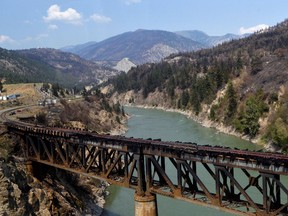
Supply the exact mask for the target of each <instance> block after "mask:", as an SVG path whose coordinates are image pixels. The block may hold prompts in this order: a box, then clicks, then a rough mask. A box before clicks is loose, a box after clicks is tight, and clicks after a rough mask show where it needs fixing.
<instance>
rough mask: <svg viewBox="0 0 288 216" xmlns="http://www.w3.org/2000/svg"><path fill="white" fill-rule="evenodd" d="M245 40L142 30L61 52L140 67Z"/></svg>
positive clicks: (230, 35)
mask: <svg viewBox="0 0 288 216" xmlns="http://www.w3.org/2000/svg"><path fill="white" fill-rule="evenodd" d="M241 37H243V36H239V35H233V34H226V35H224V36H208V35H207V34H205V33H204V32H201V31H179V32H169V31H162V30H143V29H139V30H136V31H133V32H125V33H123V34H120V35H116V36H114V37H111V38H108V39H106V40H103V41H101V42H98V43H97V42H88V43H85V44H82V45H76V46H70V47H64V48H62V49H61V50H63V51H66V52H71V53H74V54H77V55H79V56H81V57H82V58H85V59H89V60H93V61H101V62H103V61H108V62H113V63H112V64H114V65H115V64H116V63H117V62H119V61H121V60H122V59H124V58H128V59H129V60H130V61H131V62H133V63H134V64H136V65H139V64H143V63H147V62H151V63H152V62H159V61H161V60H162V59H164V58H165V57H167V56H169V55H171V54H174V53H180V52H191V51H197V50H200V49H203V48H208V47H211V46H215V45H218V44H220V43H223V42H225V41H230V40H232V39H238V38H241Z"/></svg>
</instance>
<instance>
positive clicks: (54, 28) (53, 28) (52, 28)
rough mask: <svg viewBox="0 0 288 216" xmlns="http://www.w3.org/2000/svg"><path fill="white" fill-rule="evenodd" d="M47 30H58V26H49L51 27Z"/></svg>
mask: <svg viewBox="0 0 288 216" xmlns="http://www.w3.org/2000/svg"><path fill="white" fill-rule="evenodd" d="M48 29H50V30H56V29H58V26H57V25H54V24H51V25H49V26H48Z"/></svg>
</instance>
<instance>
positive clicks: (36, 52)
mask: <svg viewBox="0 0 288 216" xmlns="http://www.w3.org/2000/svg"><path fill="white" fill-rule="evenodd" d="M115 74H117V71H116V70H113V69H108V68H106V67H102V66H99V65H97V64H96V63H94V62H91V61H87V60H84V59H81V58H80V57H79V56H77V55H74V54H71V53H65V52H62V51H59V50H55V49H29V50H18V51H10V50H5V49H1V48H0V78H1V79H5V80H6V83H23V82H50V83H59V84H61V85H64V86H74V85H85V84H95V83H96V84H97V83H99V82H102V81H104V80H107V78H108V77H111V76H114V75H115Z"/></svg>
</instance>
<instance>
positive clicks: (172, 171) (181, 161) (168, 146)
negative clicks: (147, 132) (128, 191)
mask: <svg viewBox="0 0 288 216" xmlns="http://www.w3.org/2000/svg"><path fill="white" fill-rule="evenodd" d="M6 125H7V127H8V129H9V131H10V132H12V133H14V134H16V135H18V136H19V137H20V138H21V140H22V144H23V148H24V149H25V156H26V157H27V159H28V160H31V161H35V162H39V163H43V164H47V165H51V166H54V167H57V168H61V169H65V170H69V171H72V172H77V173H81V174H85V175H89V176H93V177H97V178H101V179H104V180H106V181H108V182H109V183H112V184H115V185H119V186H123V187H129V188H133V189H135V190H136V194H137V195H138V196H140V197H141V196H144V195H149V194H150V195H151V194H161V195H165V196H169V197H173V198H177V199H182V200H186V201H190V202H193V203H196V204H200V205H205V206H210V205H212V206H215V207H216V208H221V209H222V210H224V211H229V212H234V213H238V214H252V215H277V214H286V213H287V210H288V209H287V208H288V200H287V199H288V198H287V197H288V178H287V174H288V172H287V171H288V157H287V156H286V155H282V154H276V153H273V154H272V153H263V152H251V151H243V150H238V149H230V148H224V147H212V146H200V145H196V144H194V143H181V142H162V141H160V140H143V139H134V138H126V137H122V136H110V135H99V134H95V133H89V132H86V131H76V130H71V129H61V128H60V129H59V128H41V127H35V126H27V125H22V124H19V123H15V122H6Z"/></svg>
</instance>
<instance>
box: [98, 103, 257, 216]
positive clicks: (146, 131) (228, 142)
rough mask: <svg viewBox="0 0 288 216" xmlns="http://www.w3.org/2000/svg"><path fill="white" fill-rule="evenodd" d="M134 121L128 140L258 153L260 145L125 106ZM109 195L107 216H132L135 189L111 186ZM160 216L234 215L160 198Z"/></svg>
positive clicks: (180, 118) (181, 119)
mask: <svg viewBox="0 0 288 216" xmlns="http://www.w3.org/2000/svg"><path fill="white" fill-rule="evenodd" d="M125 111H126V113H128V114H129V115H130V116H131V118H130V119H129V121H128V129H129V130H128V132H127V133H126V134H125V136H127V137H135V138H153V139H158V138H161V139H162V140H163V141H182V142H195V143H197V144H198V145H206V144H208V145H221V146H229V147H231V148H234V147H237V148H239V149H250V150H258V149H260V147H259V146H256V145H254V144H252V143H251V142H248V141H245V140H241V139H240V138H237V137H234V136H230V135H226V134H222V133H218V132H217V131H216V130H215V129H211V128H205V127H203V126H201V125H200V124H198V123H196V122H195V121H193V120H191V119H189V118H187V117H186V116H184V115H182V114H179V113H173V112H165V111H161V110H157V109H142V108H134V107H126V108H125ZM108 191H109V193H110V195H109V196H107V197H106V205H105V209H104V212H103V214H102V215H104V216H133V215H134V190H131V189H127V188H122V187H118V186H113V185H112V186H110V187H109V189H108ZM157 204H158V213H159V215H160V216H164V215H165V216H175V215H177V216H187V215H194V216H197V215H201V216H202V215H209V216H218V215H219V216H220V215H221V216H222V215H223V216H226V215H227V216H228V215H232V214H229V213H226V212H223V211H219V210H216V209H213V208H207V207H202V206H198V205H194V204H191V203H188V202H185V201H180V200H176V199H172V198H168V197H164V196H160V195H157Z"/></svg>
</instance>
